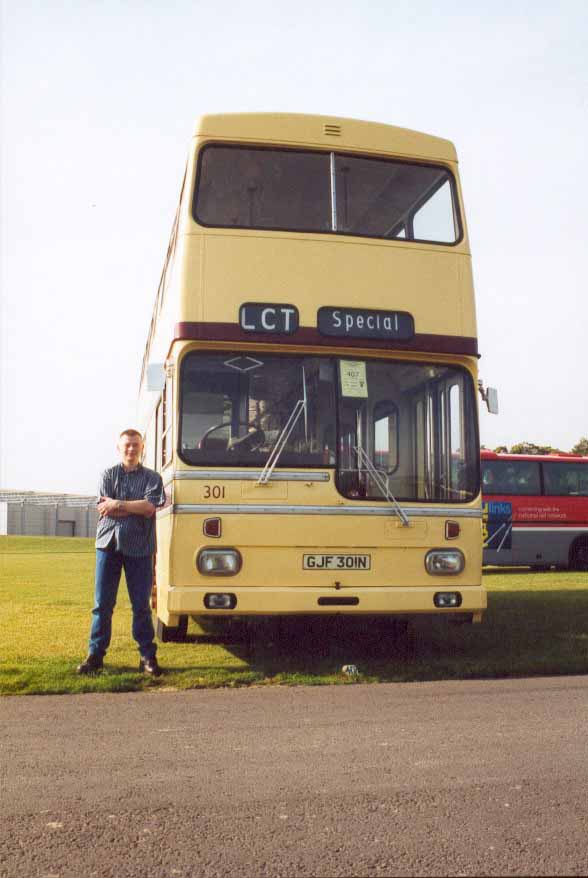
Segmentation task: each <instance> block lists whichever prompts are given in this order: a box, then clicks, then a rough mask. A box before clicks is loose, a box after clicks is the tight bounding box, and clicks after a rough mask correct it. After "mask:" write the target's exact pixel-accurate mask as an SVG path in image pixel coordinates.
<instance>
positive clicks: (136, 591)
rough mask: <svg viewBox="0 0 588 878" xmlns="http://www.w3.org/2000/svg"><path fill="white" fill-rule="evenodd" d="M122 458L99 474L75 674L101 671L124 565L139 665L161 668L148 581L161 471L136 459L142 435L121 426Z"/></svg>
mask: <svg viewBox="0 0 588 878" xmlns="http://www.w3.org/2000/svg"><path fill="white" fill-rule="evenodd" d="M117 448H118V451H119V454H120V457H121V462H120V463H119V464H117V465H116V466H113V467H111V468H110V469H107V470H105V471H104V472H103V473H102V475H101V477H100V488H99V501H98V506H97V508H98V515H99V519H98V528H97V531H96V592H95V606H94V609H93V610H92V617H93V618H92V627H91V630H90V649H89V653H88V657H87V658H86V659H85V661H83V662H82V664H81V665H79V666H78V669H77V670H78V674H95V673H97V672H99V671H100V670H102V666H103V660H104V656H105V654H106V650H107V649H108V647H109V645H110V638H111V634H112V613H113V610H114V606H115V604H116V596H117V593H118V586H119V583H120V576H121V572H122V570H123V569H124V571H125V577H126V580H127V588H128V592H129V598H130V601H131V606H132V609H133V637H134V638H135V640H136V641H137V644H138V646H139V655H140V662H139V670H140V671H143V672H144V673H146V674H151V675H152V676H155V677H158V676H159V675H160V674H161V668H160V667H159V665H158V663H157V658H156V657H155V653H156V650H157V647H156V645H155V643H154V642H153V639H154V636H155V632H154V630H153V621H152V619H151V600H150V599H151V585H152V581H153V554H154V552H155V510H156V508H157V507H158V506H163V504H164V503H165V493H164V490H163V483H162V481H161V476H160V475H159V474H158V473H156V472H155V471H154V470H151V469H147V467H145V466H143V465H142V464H141V459H142V456H143V437H142V436H141V434H140V433H139V432H138V431H137V430H124V431H123V432H122V433H121V434H120V437H119V440H118V445H117Z"/></svg>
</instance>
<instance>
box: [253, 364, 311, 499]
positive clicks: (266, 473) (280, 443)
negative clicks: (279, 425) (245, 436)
mask: <svg viewBox="0 0 588 878" xmlns="http://www.w3.org/2000/svg"><path fill="white" fill-rule="evenodd" d="M302 412H304V438H305V439H306V441H307V442H308V399H307V394H306V372H305V369H304V366H303V367H302V399H299V400H298V402H297V403H296V405H295V406H294V408H293V409H292V411H291V412H290V417H289V418H288V420H287V421H286V423H285V425H284V429H283V430H282V432H281V433H280V435H279V436H278V438H277V440H276V444H275V445H274V447H273V448H272V450H271V451H270V454H269V457H268V459H267V461H266V464H265V466H264V468H263V471H262V473H261V475H260V477H259V479H258V480H257V482H256V484H257V485H267V483H268V482H269V480H270V478H271V475H272V473H273V471H274V469H275V467H276V465H277V463H278V460H279V458H280V455H281V454H282V451H283V450H284V448H285V447H286V443H287V441H288V439H289V438H290V433H291V432H292V430H293V429H294V427H295V426H296V422H297V421H298V418H299V417H300V415H301V414H302Z"/></svg>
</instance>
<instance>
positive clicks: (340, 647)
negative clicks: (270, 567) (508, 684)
mask: <svg viewBox="0 0 588 878" xmlns="http://www.w3.org/2000/svg"><path fill="white" fill-rule="evenodd" d="M190 640H193V641H194V642H196V643H198V642H203V641H204V640H205V641H207V642H218V638H211V637H210V636H208V637H205V638H200V637H192V638H190ZM222 642H223V646H224V647H225V649H227V650H228V651H229V652H231V653H232V654H233V655H234V656H235V657H237V658H239V659H240V660H241V661H243V662H244V663H245V664H246V667H247V668H248V670H249V671H250V672H253V674H254V675H255V677H256V679H260V680H265V681H267V682H275V683H289V682H290V683H300V682H302V683H305V684H313V683H314V684H317V683H322V682H329V683H330V682H335V681H337V680H338V681H339V682H341V681H343V680H344V681H346V682H353V681H354V679H355V680H360V681H382V682H392V681H410V680H413V681H416V680H439V679H472V678H485V677H486V678H487V677H520V676H534V675H551V674H554V675H558V674H583V673H588V590H578V589H574V590H559V591H553V592H546V591H541V592H534V591H517V592H506V593H490V594H489V606H488V612H487V613H486V616H485V619H484V622H483V623H482V624H481V625H455V624H452V623H451V621H450V619H449V618H448V617H446V618H441V617H439V616H437V617H421V618H416V619H412V620H410V621H409V622H408V625H407V627H406V629H405V630H403V629H402V628H401V627H400V628H399V627H398V626H397V625H394V624H393V623H392V622H391V621H390V620H386V619H382V618H378V617H376V618H374V617H349V616H335V617H322V618H318V617H305V618H293V619H291V620H289V619H263V620H259V621H258V622H257V624H254V625H252V626H249V625H241V626H239V624H238V623H234V624H233V625H231V626H230V629H229V630H228V631H227V634H226V635H225V638H224V640H222ZM343 665H355V666H356V667H357V668H358V671H359V676H358V677H355V678H353V677H350V678H346V677H345V676H344V675H343V674H342V666H343Z"/></svg>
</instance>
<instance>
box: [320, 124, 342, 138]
mask: <svg viewBox="0 0 588 878" xmlns="http://www.w3.org/2000/svg"><path fill="white" fill-rule="evenodd" d="M323 133H324V134H328V135H329V137H341V126H340V125H325V126H324V127H323Z"/></svg>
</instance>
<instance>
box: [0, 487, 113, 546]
mask: <svg viewBox="0 0 588 878" xmlns="http://www.w3.org/2000/svg"><path fill="white" fill-rule="evenodd" d="M97 520H98V513H97V512H96V497H95V496H83V495H79V494H44V493H40V492H39V491H0V534H4V535H20V536H29V537H31V536H50V537H93V536H95V534H96V522H97Z"/></svg>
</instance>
